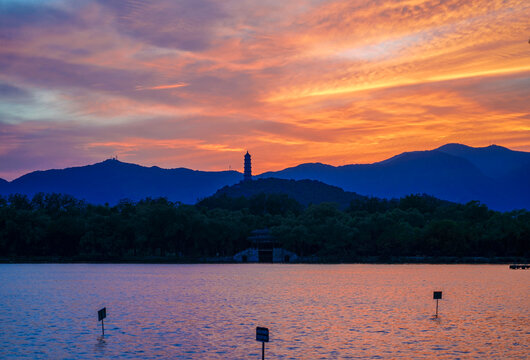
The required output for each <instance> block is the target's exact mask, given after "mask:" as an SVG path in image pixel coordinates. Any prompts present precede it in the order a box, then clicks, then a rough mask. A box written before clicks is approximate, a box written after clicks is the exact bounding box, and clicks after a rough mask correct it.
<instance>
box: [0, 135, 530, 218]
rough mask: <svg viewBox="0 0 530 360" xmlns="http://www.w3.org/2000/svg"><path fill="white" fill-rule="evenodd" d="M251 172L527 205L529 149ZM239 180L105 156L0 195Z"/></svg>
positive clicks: (169, 192) (193, 196)
mask: <svg viewBox="0 0 530 360" xmlns="http://www.w3.org/2000/svg"><path fill="white" fill-rule="evenodd" d="M255 178H256V179H264V178H279V179H285V180H289V179H293V180H317V181H320V182H323V183H325V184H328V185H332V186H337V187H340V188H342V189H344V190H345V191H346V192H348V191H350V192H355V193H357V194H360V195H365V196H374V197H379V198H399V197H403V196H406V195H409V194H428V195H431V196H434V197H437V198H439V199H443V200H449V201H454V202H459V203H466V202H468V201H471V200H478V201H481V202H482V203H484V204H486V205H488V206H489V207H490V208H492V209H495V210H513V209H518V208H526V209H530V185H529V184H530V153H527V152H521V151H512V150H509V149H506V148H503V147H500V146H496V145H492V146H488V147H484V148H472V147H469V146H465V145H460V144H447V145H444V146H442V147H439V148H438V149H434V150H430V151H414V152H405V153H402V154H399V155H396V156H394V157H392V158H389V159H387V160H384V161H381V162H377V163H374V164H364V165H345V166H338V167H335V166H331V165H325V164H321V163H309V164H301V165H298V166H296V167H292V168H287V169H284V170H281V171H278V172H268V173H264V174H261V175H259V176H257V177H255ZM241 179H242V174H240V173H238V172H236V171H221V172H205V171H193V170H189V169H184V168H178V169H161V168H159V167H143V166H139V165H135V164H128V163H123V162H120V161H117V160H106V161H104V162H101V163H97V164H94V165H89V166H82V167H74V168H68V169H64V170H47V171H36V172H32V173H29V174H27V175H24V176H22V177H20V178H18V179H16V180H13V181H12V182H10V183H7V184H6V183H5V182H2V181H0V193H1V194H8V193H17V192H18V193H24V194H28V195H29V196H32V195H33V194H35V193H37V192H58V193H64V194H70V195H73V196H75V197H77V198H80V199H85V200H87V201H88V202H92V203H105V202H108V203H109V204H114V203H117V202H118V201H119V200H121V199H123V198H128V199H131V200H139V199H141V198H145V197H153V198H154V197H167V198H168V199H169V200H171V201H181V202H183V203H195V202H196V201H197V199H202V198H205V197H207V196H210V195H212V194H213V193H215V192H216V190H218V189H220V188H222V187H223V186H227V185H233V184H236V183H238V182H239V181H240V180H241ZM297 186H298V185H297ZM345 196H346V195H345ZM302 202H303V203H306V202H305V201H302Z"/></svg>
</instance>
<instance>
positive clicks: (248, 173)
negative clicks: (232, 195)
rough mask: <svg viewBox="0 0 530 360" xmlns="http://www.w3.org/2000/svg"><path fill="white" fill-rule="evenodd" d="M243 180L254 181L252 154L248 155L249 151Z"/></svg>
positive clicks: (246, 156) (246, 155)
mask: <svg viewBox="0 0 530 360" xmlns="http://www.w3.org/2000/svg"><path fill="white" fill-rule="evenodd" d="M243 180H244V181H249V180H252V165H251V163H250V154H249V153H248V151H247V153H246V154H245V172H244V175H243Z"/></svg>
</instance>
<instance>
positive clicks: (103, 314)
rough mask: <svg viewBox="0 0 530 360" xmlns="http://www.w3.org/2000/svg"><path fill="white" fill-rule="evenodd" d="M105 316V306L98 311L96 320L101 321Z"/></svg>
mask: <svg viewBox="0 0 530 360" xmlns="http://www.w3.org/2000/svg"><path fill="white" fill-rule="evenodd" d="M106 317H107V308H103V309H101V310H99V311H98V321H101V320H103V319H105V318H106Z"/></svg>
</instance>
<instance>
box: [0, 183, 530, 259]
mask: <svg viewBox="0 0 530 360" xmlns="http://www.w3.org/2000/svg"><path fill="white" fill-rule="evenodd" d="M262 228H268V229H270V231H271V233H272V234H273V235H274V237H275V238H276V240H277V242H278V243H279V244H280V246H282V247H284V248H286V249H288V250H290V251H294V252H295V253H297V254H298V255H300V256H302V257H317V258H319V259H321V260H323V261H359V260H361V261H362V259H364V258H366V257H379V258H382V259H386V258H390V257H394V256H401V257H415V256H419V257H433V256H434V257H441V256H442V257H443V256H445V257H447V256H451V257H453V256H454V257H490V258H491V257H526V258H529V257H530V212H528V211H526V210H517V211H511V212H498V211H493V210H490V209H488V208H487V207H486V206H485V205H483V204H480V203H479V202H469V203H467V204H455V203H450V202H447V201H442V200H439V199H436V198H433V197H430V196H425V195H410V196H407V197H404V198H402V199H394V200H384V199H377V198H360V199H355V200H353V201H352V202H351V203H350V206H349V207H347V208H346V209H344V210H341V209H340V208H339V206H338V205H337V204H334V203H321V204H312V205H309V206H303V205H301V204H300V203H298V202H297V201H296V200H294V199H291V198H289V197H288V196H287V195H279V194H263V193H262V194H258V195H254V196H252V197H250V198H245V197H239V198H232V197H228V196H226V195H223V196H216V197H210V198H206V199H203V200H202V201H200V202H198V203H197V204H195V205H185V204H181V203H179V202H171V201H168V200H167V199H165V198H158V199H150V198H147V199H144V200H141V201H138V202H133V201H128V200H123V201H121V202H120V203H119V204H117V205H115V206H109V205H93V204H88V203H86V202H84V201H81V200H78V199H75V198H73V197H71V196H68V195H62V194H43V193H39V194H36V195H35V196H33V198H31V199H30V198H28V197H27V196H26V195H20V194H13V195H9V196H8V197H0V257H2V258H7V259H9V258H16V257H46V256H48V257H49V256H53V257H60V258H61V257H63V258H75V257H82V258H89V259H112V258H115V259H124V258H127V259H131V258H142V257H149V256H166V257H168V256H169V257H172V258H174V259H184V260H185V259H201V258H216V257H219V258H223V257H230V256H232V255H234V254H235V253H237V252H239V251H241V250H243V249H245V248H248V247H249V246H250V245H251V244H250V242H249V240H248V237H249V235H250V233H251V231H252V230H255V229H262Z"/></svg>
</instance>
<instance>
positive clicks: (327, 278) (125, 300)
mask: <svg viewBox="0 0 530 360" xmlns="http://www.w3.org/2000/svg"><path fill="white" fill-rule="evenodd" d="M434 290H442V291H443V299H442V300H441V301H440V308H439V314H440V316H439V319H438V320H433V319H432V315H433V314H434V311H435V300H433V299H432V297H433V291H434ZM529 296H530V271H528V270H526V271H525V270H509V269H508V266H507V265H272V264H241V265H121V264H119V265H116V264H111V265H99V264H35V265H33V264H2V265H0V358H2V359H24V358H27V359H39V358H42V359H86V358H105V359H108V358H113V357H115V358H121V359H124V358H134V359H138V358H145V359H168V358H173V359H261V343H259V342H256V341H255V328H256V326H265V327H268V328H269V330H270V342H269V343H267V344H266V350H265V357H266V358H268V359H360V358H363V359H365V358H370V359H400V358H401V359H411V358H418V359H421V358H423V359H432V358H439V359H459V358H460V359H523V358H529V354H530V299H529ZM104 306H105V307H106V308H107V319H105V336H104V337H103V338H102V337H101V323H98V321H97V310H98V309H100V308H102V307H104Z"/></svg>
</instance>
